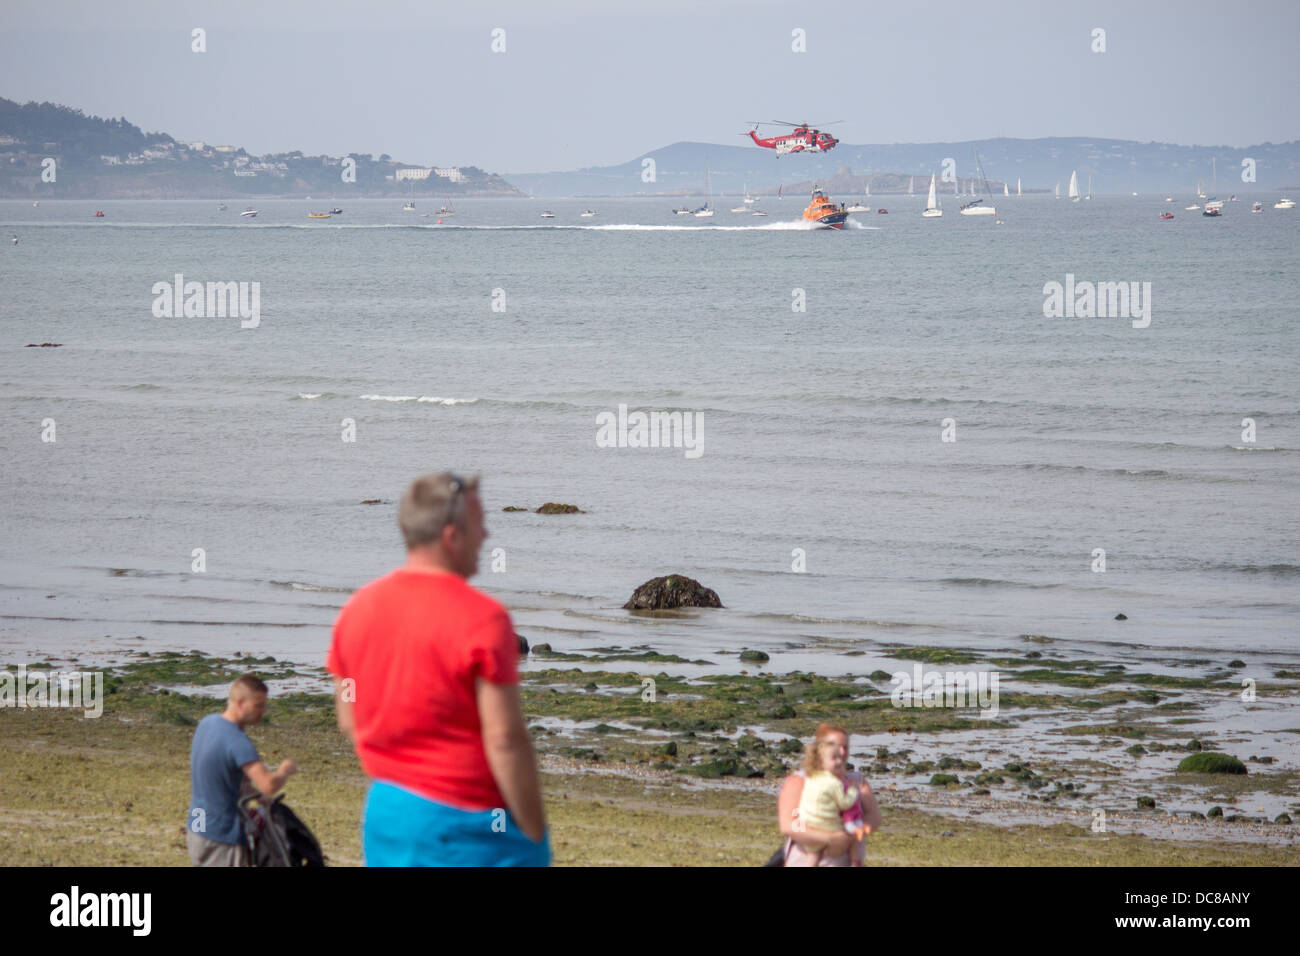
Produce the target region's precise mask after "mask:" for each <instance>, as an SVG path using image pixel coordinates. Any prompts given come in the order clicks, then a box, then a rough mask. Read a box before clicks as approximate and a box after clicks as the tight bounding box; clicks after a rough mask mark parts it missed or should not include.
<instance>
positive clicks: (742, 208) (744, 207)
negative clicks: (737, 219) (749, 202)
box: [731, 206, 749, 212]
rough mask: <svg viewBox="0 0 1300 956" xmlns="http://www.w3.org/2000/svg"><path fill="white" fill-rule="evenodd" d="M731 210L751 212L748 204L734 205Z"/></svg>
mask: <svg viewBox="0 0 1300 956" xmlns="http://www.w3.org/2000/svg"><path fill="white" fill-rule="evenodd" d="M731 211H732V212H749V207H748V206H733V207H732V208H731Z"/></svg>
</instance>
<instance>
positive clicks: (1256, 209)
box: [1250, 202, 1264, 212]
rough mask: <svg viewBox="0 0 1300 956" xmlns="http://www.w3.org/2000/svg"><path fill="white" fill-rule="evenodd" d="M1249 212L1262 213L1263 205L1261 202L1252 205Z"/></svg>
mask: <svg viewBox="0 0 1300 956" xmlns="http://www.w3.org/2000/svg"><path fill="white" fill-rule="evenodd" d="M1250 211H1251V212H1263V211H1264V204H1263V203H1262V202H1257V203H1254V204H1253V205H1252V206H1251V207H1250Z"/></svg>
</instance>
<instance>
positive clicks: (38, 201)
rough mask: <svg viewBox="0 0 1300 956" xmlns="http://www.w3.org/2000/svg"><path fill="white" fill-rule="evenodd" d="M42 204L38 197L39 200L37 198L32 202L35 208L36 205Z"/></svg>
mask: <svg viewBox="0 0 1300 956" xmlns="http://www.w3.org/2000/svg"><path fill="white" fill-rule="evenodd" d="M40 204H41V201H40V200H39V199H38V200H36V202H34V203H32V207H33V208H35V207H36V206H39V205H40Z"/></svg>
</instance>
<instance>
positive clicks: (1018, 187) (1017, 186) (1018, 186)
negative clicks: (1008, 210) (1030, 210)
mask: <svg viewBox="0 0 1300 956" xmlns="http://www.w3.org/2000/svg"><path fill="white" fill-rule="evenodd" d="M1016 195H1017V196H1019V195H1020V177H1019V176H1017V177H1016Z"/></svg>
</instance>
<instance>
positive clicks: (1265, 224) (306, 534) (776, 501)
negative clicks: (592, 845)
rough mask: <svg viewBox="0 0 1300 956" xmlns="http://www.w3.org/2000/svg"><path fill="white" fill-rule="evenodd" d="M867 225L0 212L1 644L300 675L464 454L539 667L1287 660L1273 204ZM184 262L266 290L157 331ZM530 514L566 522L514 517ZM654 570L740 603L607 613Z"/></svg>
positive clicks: (1292, 615)
mask: <svg viewBox="0 0 1300 956" xmlns="http://www.w3.org/2000/svg"><path fill="white" fill-rule="evenodd" d="M1261 198H1262V197H1261ZM873 201H874V202H875V203H877V204H878V205H884V206H887V207H888V208H889V214H888V215H879V214H861V215H855V216H853V217H851V228H849V229H846V230H844V231H843V232H832V231H825V230H814V231H810V230H807V229H804V228H802V226H801V225H800V224H798V223H796V222H794V221H793V220H795V219H796V218H797V216H798V213H799V210H800V209H801V208H802V205H803V203H802V202H795V201H791V200H789V199H787V200H785V201H783V202H774V201H769V202H767V203H766V209H767V211H768V212H769V214H770V215H769V217H768V218H767V219H757V218H753V217H750V216H744V215H738V214H732V213H729V212H727V211H726V210H727V208H728V207H729V206H730V205H731V204H732V203H733V202H734V200H731V201H729V200H728V199H725V198H723V199H721V200H719V201H718V202H717V204H716V205H717V206H718V207H719V211H718V213H717V215H716V216H715V217H714V218H713V219H712V220H696V219H694V218H690V219H687V217H674V216H673V215H672V214H671V212H670V210H671V208H672V207H673V206H674V205H677V203H676V202H674V201H672V200H648V199H639V200H546V201H542V200H538V201H527V200H496V201H492V200H478V201H475V200H469V199H467V200H464V201H462V202H460V203H458V204H457V210H456V216H455V217H454V218H447V219H445V220H444V221H443V222H442V223H441V224H439V223H438V221H437V218H436V216H430V217H427V218H426V217H425V216H424V213H425V212H427V211H429V210H428V208H427V207H428V204H427V203H425V202H421V203H420V206H421V208H420V209H418V210H417V211H416V212H414V213H411V212H402V211H401V208H400V207H401V203H400V201H378V200H374V201H348V200H346V199H343V198H337V199H332V200H330V201H328V202H323V201H312V202H305V201H264V202H261V203H259V204H258V208H259V209H260V210H261V213H260V215H259V216H258V217H257V218H256V219H255V220H251V221H250V220H241V219H239V218H238V206H233V205H232V207H231V208H230V209H229V210H227V211H225V212H220V211H218V208H217V203H215V202H189V201H174V202H143V201H140V202H130V201H124V202H105V203H99V204H90V203H84V202H53V201H46V202H42V203H41V205H40V207H39V208H33V207H32V206H31V204H30V203H25V202H0V239H3V244H2V245H0V410H2V411H3V423H4V424H3V428H0V462H3V466H2V468H3V470H2V471H0V489H2V491H3V503H2V504H0V659H3V660H4V661H5V662H6V663H15V662H17V661H19V660H23V659H30V658H31V657H32V656H33V655H35V654H37V653H53V654H56V655H70V654H75V655H77V656H79V657H82V658H83V659H85V657H86V656H87V655H92V656H93V655H96V654H99V655H105V656H111V655H112V654H113V653H115V652H117V651H119V650H120V649H122V648H145V647H147V648H154V649H162V648H177V649H190V648H195V649H200V650H204V651H211V652H229V651H232V650H235V649H238V650H242V651H246V652H257V653H258V654H273V655H275V656H277V657H281V658H288V659H291V660H295V661H302V662H305V663H312V664H319V663H321V662H322V661H323V658H324V653H325V649H326V647H327V646H328V641H329V629H330V626H331V624H332V622H333V619H334V616H335V613H336V611H337V608H338V607H339V605H340V604H341V603H342V602H343V601H344V600H345V599H346V597H347V594H348V593H349V592H350V591H351V590H352V589H354V588H355V587H357V586H359V585H360V584H362V583H364V582H365V581H367V580H369V579H371V578H373V577H375V576H377V575H380V574H382V573H384V572H385V571H387V570H388V569H390V568H391V567H393V566H395V565H397V564H398V563H400V562H401V560H402V558H403V554H402V549H401V542H400V537H399V535H398V532H397V528H396V520H395V511H396V500H397V499H398V497H399V496H400V494H401V492H402V489H403V488H404V486H405V485H406V483H408V482H409V481H410V479H412V478H413V477H415V476H416V475H418V474H420V473H422V472H425V471H430V470H442V469H444V468H451V469H454V470H457V471H460V472H462V473H469V472H480V473H482V475H483V495H484V499H485V503H486V505H487V508H488V513H489V524H488V527H489V531H490V538H489V540H488V541H487V544H486V547H485V551H484V554H483V559H482V572H481V573H480V575H479V577H478V578H477V579H476V583H477V584H478V585H479V586H481V587H483V588H485V589H486V590H488V591H489V592H490V593H493V594H494V595H496V596H498V597H499V598H500V599H501V600H503V601H504V602H505V603H506V604H507V605H508V606H509V607H510V608H511V610H512V613H513V615H514V617H515V621H516V625H517V627H518V629H519V631H520V632H521V633H523V634H525V635H526V636H528V637H529V639H530V640H532V641H534V642H537V641H540V640H545V641H549V642H550V643H551V644H552V645H553V646H555V647H556V649H557V650H581V649H584V648H591V647H599V646H609V645H618V646H621V647H632V646H649V647H653V648H655V649H658V650H662V651H665V652H677V653H680V654H682V655H683V656H689V657H692V658H698V657H705V658H708V659H715V660H718V661H719V662H722V661H732V662H734V655H735V652H736V650H738V649H739V648H741V647H746V646H748V647H758V648H762V649H764V650H767V651H769V652H770V653H772V655H773V663H772V667H773V668H774V669H778V670H780V669H783V668H786V667H796V666H797V667H802V668H806V669H820V670H824V671H827V672H830V673H836V674H839V673H843V672H845V671H847V670H853V669H858V670H861V672H862V673H869V672H870V670H872V669H874V668H875V667H877V666H882V661H883V660H884V659H883V658H882V657H881V649H882V648H883V647H885V646H886V645H890V644H898V643H915V644H925V645H952V646H963V647H974V648H984V649H994V648H1002V647H1009V646H1014V645H1017V644H1018V641H1017V637H1018V635H1021V634H1040V635H1047V636H1050V637H1052V638H1055V639H1057V641H1058V642H1059V646H1060V647H1061V648H1062V649H1063V650H1062V652H1064V653H1078V654H1096V653H1107V654H1109V655H1112V656H1114V655H1117V654H1118V655H1128V656H1137V657H1139V658H1144V659H1147V660H1148V661H1149V662H1153V663H1154V664H1159V662H1161V661H1165V662H1167V663H1169V664H1171V665H1172V664H1174V663H1176V662H1177V661H1178V659H1180V658H1184V657H1188V656H1197V654H1198V653H1200V652H1204V656H1213V657H1215V659H1216V660H1217V659H1218V658H1223V659H1224V660H1226V659H1227V658H1228V657H1229V656H1230V657H1241V658H1243V659H1244V660H1247V662H1248V663H1250V664H1251V665H1252V666H1254V665H1255V664H1260V665H1267V666H1283V667H1293V666H1295V664H1296V663H1297V661H1300V645H1298V644H1297V639H1296V635H1297V630H1300V628H1298V626H1297V621H1300V588H1298V587H1297V584H1298V583H1300V467H1298V466H1300V376H1297V374H1296V368H1297V364H1298V362H1297V359H1298V358H1300V331H1298V329H1300V305H1298V302H1300V278H1298V277H1297V272H1296V263H1297V262H1300V218H1298V217H1300V213H1297V212H1294V211H1292V212H1284V211H1275V210H1273V209H1272V202H1271V198H1270V201H1269V202H1268V203H1266V209H1265V212H1264V213H1262V214H1258V215H1252V214H1251V213H1250V211H1249V201H1246V202H1239V203H1230V204H1228V205H1226V206H1225V214H1224V215H1223V217H1222V218H1220V219H1218V220H1210V219H1203V218H1202V217H1201V216H1200V214H1199V213H1189V212H1185V211H1184V210H1183V208H1182V207H1183V205H1184V204H1185V203H1183V202H1177V203H1174V204H1172V205H1170V204H1165V203H1162V202H1161V201H1160V200H1159V197H1151V198H1139V199H1133V198H1131V197H1100V198H1097V199H1094V200H1092V201H1091V202H1087V203H1079V204H1070V203H1068V202H1066V201H1054V200H1052V199H1050V198H1047V197H1041V198H1040V197H1033V198H1028V197H1027V198H1024V199H1020V200H1016V199H1011V200H1006V199H1001V198H999V199H998V200H997V201H996V204H997V206H998V208H999V211H1000V213H1001V214H1002V216H1001V218H1002V219H1003V220H1004V224H1001V225H999V224H995V222H994V221H993V219H992V218H964V217H961V216H959V215H957V210H956V208H955V207H956V204H955V203H951V202H949V203H947V204H946V205H947V206H949V207H950V208H946V209H945V214H944V217H943V218H942V219H939V220H922V219H921V217H920V208H921V200H920V199H919V197H918V198H917V199H913V200H907V199H903V198H901V197H887V198H882V197H876V198H875V199H874V200H873ZM547 203H549V204H550V206H549V208H551V209H553V210H554V211H555V213H556V218H555V219H553V220H541V219H540V218H539V213H540V211H541V209H542V208H543V207H544V206H545V205H546V204H547ZM334 204H339V205H342V206H343V207H344V213H343V215H342V216H340V217H335V218H333V219H330V220H324V221H309V220H307V219H306V213H307V211H308V210H310V209H319V208H322V207H325V208H328V207H329V206H331V205H334ZM435 205H436V203H435ZM586 206H590V207H591V208H593V209H595V210H596V211H597V216H596V217H594V218H593V219H581V218H579V215H578V214H579V212H580V211H581V210H582V209H583V208H584V207H586ZM96 207H98V208H102V209H103V210H104V211H105V213H106V216H105V218H104V219H103V220H94V219H92V218H91V214H92V213H93V211H94V208H96ZM1165 209H1173V210H1174V211H1175V213H1176V218H1175V219H1174V220H1172V221H1167V222H1162V221H1160V220H1158V219H1157V216H1158V214H1159V213H1160V212H1162V211H1164V210H1165ZM683 220H686V221H683ZM10 235H17V236H18V237H19V239H20V242H19V244H18V245H13V244H12V242H11V241H10V239H9V237H10ZM177 273H181V274H183V275H184V277H185V280H186V281H200V282H208V281H223V282H224V281H235V282H257V283H259V288H260V324H258V325H257V327H256V328H241V323H240V319H239V318H238V317H230V318H226V317H204V318H199V317H190V318H184V317H181V318H158V317H155V315H154V313H153V308H152V307H153V304H154V300H155V294H154V292H153V291H152V290H153V287H154V285H155V283H158V282H173V281H174V276H175V275H176V274H177ZM1067 273H1070V274H1073V275H1074V276H1075V277H1076V279H1077V280H1080V281H1082V280H1090V281H1095V282H1112V281H1136V282H1139V283H1148V282H1149V283H1150V284H1151V285H1150V288H1151V299H1150V305H1151V312H1150V325H1149V326H1148V327H1146V328H1134V327H1133V324H1132V322H1131V321H1130V320H1129V319H1128V318H1123V317H1108V318H1046V317H1045V316H1044V298H1045V297H1044V292H1043V288H1044V284H1045V283H1047V282H1050V281H1058V282H1062V283H1064V282H1065V280H1066V275H1067ZM494 290H500V291H498V292H495V293H494ZM798 290H802V296H803V301H804V305H805V308H804V311H795V310H794V309H793V308H792V305H794V304H796V303H797V298H798V296H799V291H798ZM494 302H496V303H497V304H498V309H500V306H501V305H502V304H503V305H504V310H503V311H502V310H494V309H493V304H494ZM41 342H58V343H62V347H61V348H57V349H53V348H24V346H25V345H27V344H28V343H41ZM620 404H623V405H626V406H628V407H629V409H632V410H637V409H640V410H645V411H650V410H657V411H680V412H683V413H684V414H687V415H691V416H696V415H698V417H699V419H701V420H702V422H703V432H702V445H701V446H700V448H701V449H702V454H700V455H699V456H698V457H691V456H689V455H688V454H687V453H686V449H683V448H629V447H614V448H609V447H599V446H598V444H597V441H596V436H597V416H598V415H600V414H601V413H603V412H615V411H616V410H617V409H618V406H619V405H620ZM1246 418H1251V419H1253V420H1254V422H1255V436H1254V441H1253V442H1252V441H1247V440H1244V438H1243V419H1246ZM48 419H52V420H53V422H54V428H55V436H54V437H55V440H54V441H52V442H51V441H43V440H42V436H43V434H47V433H48V426H47V425H46V424H43V423H45V422H46V420H48ZM345 419H351V420H352V421H353V422H355V441H352V442H346V441H343V440H342V436H343V430H344V420H345ZM945 419H952V420H953V422H954V423H955V436H956V440H955V441H952V442H945V441H943V440H942V435H941V430H942V423H943V421H944V420H945ZM375 498H378V499H381V503H380V504H378V505H364V504H362V503H361V502H362V501H363V500H366V499H375ZM546 501H562V502H571V503H574V504H577V505H578V506H579V507H581V508H582V509H583V510H584V512H585V513H584V514H580V515H568V516H542V515H536V514H532V513H504V512H502V511H501V509H502V508H503V507H504V506H507V505H516V506H526V507H528V508H535V507H537V506H538V505H541V504H542V503H543V502H546ZM200 548H201V549H203V552H204V555H205V561H206V570H204V571H203V572H202V573H195V572H194V571H192V562H193V560H194V558H193V554H194V550H195V549H200ZM497 548H499V549H501V551H499V552H496V559H495V562H496V564H497V565H498V567H500V566H501V565H502V564H504V569H503V570H497V571H493V570H492V565H493V563H494V552H493V549H497ZM1095 549H1104V551H1105V570H1104V572H1101V571H1096V570H1093V568H1094V567H1095V566H1097V565H1096V558H1095V557H1094V552H1095ZM800 556H802V557H801V558H800ZM800 560H802V562H803V563H804V567H805V568H806V570H804V571H803V572H797V571H795V570H793V569H792V568H793V566H794V565H795V564H796V563H797V562H798V561H800ZM670 572H680V573H685V574H688V575H690V576H692V577H695V578H698V579H699V580H700V581H701V582H702V583H704V584H705V585H707V586H709V587H712V588H714V589H715V590H716V591H717V592H718V593H719V595H720V596H721V598H722V601H723V603H724V604H725V605H726V609H725V610H721V611H704V612H699V613H696V614H688V615H682V616H678V617H665V618H645V617H640V616H633V615H630V614H629V613H627V612H625V611H623V610H621V609H620V605H621V604H622V603H623V601H625V600H626V599H627V597H628V595H629V594H630V593H631V591H632V590H633V588H634V587H635V586H636V585H638V584H639V583H641V582H642V581H644V580H645V579H647V578H650V577H652V576H655V575H659V574H666V573H670ZM1120 612H1122V613H1124V614H1126V615H1127V616H1128V620H1127V621H1115V620H1114V618H1115V615H1116V614H1117V613H1120ZM854 649H857V650H866V651H867V652H868V653H867V654H866V655H865V656H859V657H850V658H845V657H843V656H841V655H842V653H843V652H844V651H846V650H854ZM719 655H720V656H719ZM666 669H669V670H672V668H666Z"/></svg>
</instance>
